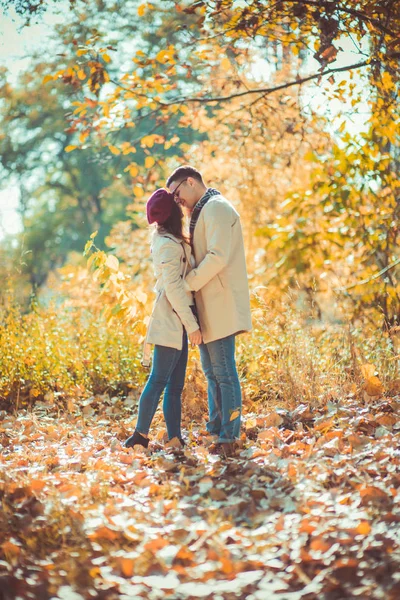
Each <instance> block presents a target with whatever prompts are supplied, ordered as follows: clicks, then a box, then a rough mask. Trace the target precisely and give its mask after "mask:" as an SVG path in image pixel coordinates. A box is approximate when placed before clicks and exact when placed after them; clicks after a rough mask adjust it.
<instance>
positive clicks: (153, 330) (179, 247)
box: [144, 232, 199, 358]
mask: <svg viewBox="0 0 400 600" xmlns="http://www.w3.org/2000/svg"><path fill="white" fill-rule="evenodd" d="M151 252H152V258H153V265H154V272H155V276H156V278H157V282H156V285H155V288H154V289H155V292H156V293H157V297H156V300H155V303H154V308H153V312H152V315H151V317H150V321H149V325H148V328H147V336H146V343H145V349H144V355H145V358H147V356H148V350H149V349H148V344H158V345H160V346H168V347H169V348H176V349H177V350H181V349H182V335H183V327H185V329H186V331H187V333H193V332H194V331H196V330H197V329H198V328H199V326H198V324H197V321H196V319H195V318H194V316H193V313H192V310H191V308H190V305H191V304H193V298H192V293H191V292H188V291H187V289H186V287H185V286H184V279H183V277H184V276H185V274H186V273H187V272H189V270H190V268H191V267H190V256H191V250H190V246H189V245H188V244H186V243H182V242H181V241H180V240H179V239H178V238H176V237H174V236H173V235H171V234H170V233H168V234H165V235H164V234H159V233H157V232H156V233H155V234H154V237H153V240H152V246H151Z"/></svg>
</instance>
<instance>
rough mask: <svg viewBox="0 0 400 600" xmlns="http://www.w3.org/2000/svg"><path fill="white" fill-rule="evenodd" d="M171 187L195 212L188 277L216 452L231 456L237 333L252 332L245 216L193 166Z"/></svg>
mask: <svg viewBox="0 0 400 600" xmlns="http://www.w3.org/2000/svg"><path fill="white" fill-rule="evenodd" d="M167 187H168V188H169V190H170V191H171V192H172V193H173V194H174V197H175V201H176V202H177V203H178V204H180V205H181V206H183V207H185V208H186V209H188V210H189V211H191V220H190V240H191V245H192V249H193V254H194V258H195V263H196V267H195V269H193V270H192V271H191V272H190V273H189V274H188V276H187V278H186V282H187V284H188V287H189V288H190V289H191V290H192V291H194V292H195V300H196V306H197V311H198V315H199V320H200V327H201V333H202V335H203V343H202V344H201V345H200V346H199V347H200V357H201V363H202V367H203V370H204V373H205V375H206V378H207V383H208V407H209V421H208V423H207V431H208V432H209V433H210V434H212V435H215V436H218V439H217V443H216V444H215V446H214V451H215V452H218V453H221V454H225V455H231V454H233V453H234V449H235V440H236V439H238V438H239V434H240V420H241V408H242V394H241V389H240V383H239V377H238V374H237V370H236V361H235V336H236V335H237V334H238V333H241V332H244V331H250V330H251V314H250V300H249V286H248V279H247V271H246V261H245V254H244V244H243V236H242V228H241V224H240V218H239V214H238V213H237V211H236V210H235V209H234V207H233V206H232V204H230V202H228V200H226V199H225V198H224V197H223V196H222V195H221V194H220V193H219V192H218V191H217V190H215V189H213V188H207V187H206V185H205V184H204V181H203V178H202V176H201V174H200V173H199V171H197V170H196V169H195V168H194V167H191V166H183V167H179V168H178V169H176V170H175V171H174V172H173V173H172V175H171V176H170V177H169V178H168V181H167Z"/></svg>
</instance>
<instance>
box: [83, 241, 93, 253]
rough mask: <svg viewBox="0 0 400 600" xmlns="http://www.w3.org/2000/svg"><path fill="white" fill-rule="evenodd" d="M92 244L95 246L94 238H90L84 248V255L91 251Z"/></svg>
mask: <svg viewBox="0 0 400 600" xmlns="http://www.w3.org/2000/svg"><path fill="white" fill-rule="evenodd" d="M92 246H93V240H88V241H87V242H86V244H85V247H84V249H83V256H86V254H87V253H88V252H89V250H90V248H91V247H92Z"/></svg>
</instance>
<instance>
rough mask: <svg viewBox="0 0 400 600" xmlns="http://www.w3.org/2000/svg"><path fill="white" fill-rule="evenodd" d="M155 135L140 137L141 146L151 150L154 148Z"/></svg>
mask: <svg viewBox="0 0 400 600" xmlns="http://www.w3.org/2000/svg"><path fill="white" fill-rule="evenodd" d="M155 137H156V136H155V135H145V136H144V137H142V146H145V147H147V148H152V147H153V146H154V140H155Z"/></svg>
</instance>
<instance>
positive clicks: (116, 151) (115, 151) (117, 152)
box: [108, 146, 121, 154]
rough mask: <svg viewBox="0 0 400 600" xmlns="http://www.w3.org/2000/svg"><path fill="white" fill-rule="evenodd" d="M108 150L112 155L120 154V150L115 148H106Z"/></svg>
mask: <svg viewBox="0 0 400 600" xmlns="http://www.w3.org/2000/svg"><path fill="white" fill-rule="evenodd" d="M108 148H109V150H110V151H111V152H112V153H113V154H121V150H120V149H119V148H117V147H116V146H108Z"/></svg>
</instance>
